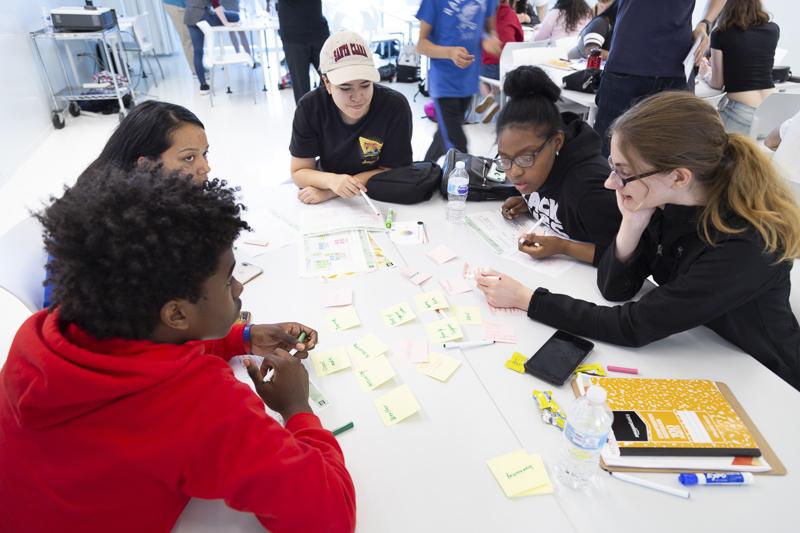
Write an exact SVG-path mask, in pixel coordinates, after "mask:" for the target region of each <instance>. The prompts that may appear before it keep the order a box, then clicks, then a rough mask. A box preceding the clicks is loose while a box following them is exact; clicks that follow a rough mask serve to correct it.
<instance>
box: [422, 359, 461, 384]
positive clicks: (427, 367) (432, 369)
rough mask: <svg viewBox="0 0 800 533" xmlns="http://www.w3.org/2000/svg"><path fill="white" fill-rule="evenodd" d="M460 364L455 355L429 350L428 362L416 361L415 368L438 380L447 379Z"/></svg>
mask: <svg viewBox="0 0 800 533" xmlns="http://www.w3.org/2000/svg"><path fill="white" fill-rule="evenodd" d="M460 366H461V361H459V360H458V359H456V358H455V357H450V356H449V355H444V354H440V353H434V352H431V353H429V354H428V362H427V363H418V364H417V370H418V371H420V372H422V373H423V374H425V375H426V376H430V377H432V378H434V379H438V380H439V381H447V380H448V379H449V378H450V376H452V375H453V372H455V371H456V370H457V369H458V367H460Z"/></svg>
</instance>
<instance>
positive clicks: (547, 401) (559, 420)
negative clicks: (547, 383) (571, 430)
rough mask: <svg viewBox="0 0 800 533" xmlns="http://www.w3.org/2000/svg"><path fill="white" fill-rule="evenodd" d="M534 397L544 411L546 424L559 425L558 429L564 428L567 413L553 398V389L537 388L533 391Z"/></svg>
mask: <svg viewBox="0 0 800 533" xmlns="http://www.w3.org/2000/svg"><path fill="white" fill-rule="evenodd" d="M533 398H534V399H535V400H536V403H537V404H538V405H539V409H540V410H541V411H542V420H543V421H544V422H545V423H546V424H550V425H553V426H557V427H558V429H561V430H563V429H564V423H565V422H566V421H567V415H565V414H564V412H563V411H562V410H561V407H559V406H558V404H557V403H556V401H555V400H554V399H553V391H549V390H545V391H540V390H535V391H533Z"/></svg>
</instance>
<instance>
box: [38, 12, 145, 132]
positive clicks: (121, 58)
mask: <svg viewBox="0 0 800 533" xmlns="http://www.w3.org/2000/svg"><path fill="white" fill-rule="evenodd" d="M30 35H31V40H32V41H33V48H34V50H36V56H37V58H38V59H39V65H40V66H41V68H42V72H43V73H44V78H45V80H46V82H47V87H48V89H49V91H50V101H51V104H52V122H53V127H55V128H56V129H59V130H60V129H61V128H63V127H64V125H65V123H66V122H65V120H64V117H65V113H66V112H67V111H69V114H70V115H72V116H73V117H77V116H78V115H80V113H81V108H80V106H79V105H78V101H86V100H117V103H118V104H119V109H120V111H119V119H120V120H122V119H123V118H125V115H126V114H127V111H126V110H125V105H124V103H123V97H125V96H126V95H128V94H130V97H131V105H133V104H135V102H134V100H135V95H134V90H133V87H132V86H131V84H130V79H131V76H130V72H129V71H128V63H127V62H126V61H125V54H124V51H123V50H122V34H121V33H120V31H119V26H116V25H115V26H114V27H113V28H109V29H106V30H102V31H93V32H59V31H54V30H53V28H42V29H40V30H36V31H33V32H31V33H30ZM40 39H47V40H50V41H53V42H54V43H55V45H56V49H57V50H56V51H57V53H56V55H57V56H58V64H59V66H60V67H61V74H62V75H63V77H64V84H65V87H64V89H62V90H60V91H58V92H56V91H55V89H54V85H53V82H52V80H51V77H50V74H49V73H48V71H47V64H46V63H45V61H44V58H43V56H42V52H41V50H40V48H39V43H38V41H39V40H40ZM71 41H94V42H97V43H100V46H99V48H100V49H101V50H102V52H100V53H101V54H102V59H103V61H104V62H105V65H106V68H107V69H108V70H109V72H110V73H111V79H112V85H113V87H111V86H109V87H107V88H93V89H92V92H91V93H87V92H86V91H87V88H86V87H84V86H83V84H81V83H80V77H79V75H78V70H77V68H76V67H75V60H74V59H73V57H72V52H71V50H70V46H69V44H70V42H71ZM58 43H62V45H63V48H64V52H65V53H64V54H61V53H60V52H61V47H60V46H59V45H58ZM62 55H66V56H67V61H68V62H69V66H70V72H71V74H72V77H70V72H68V71H67V69H66V68H65V67H64V61H63V58H62ZM112 65H113V67H112ZM117 74H119V75H121V76H123V77H124V79H125V80H127V83H123V82H121V81H119V80H118V79H117Z"/></svg>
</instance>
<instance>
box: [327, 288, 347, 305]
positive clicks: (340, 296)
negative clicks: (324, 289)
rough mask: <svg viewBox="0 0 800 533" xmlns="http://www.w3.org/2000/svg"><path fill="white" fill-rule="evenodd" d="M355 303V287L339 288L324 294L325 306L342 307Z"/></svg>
mask: <svg viewBox="0 0 800 533" xmlns="http://www.w3.org/2000/svg"><path fill="white" fill-rule="evenodd" d="M352 303H353V289H350V288H347V289H337V290H335V291H331V292H329V293H327V294H325V295H323V296H322V305H324V306H325V307H340V306H343V305H350V304H352Z"/></svg>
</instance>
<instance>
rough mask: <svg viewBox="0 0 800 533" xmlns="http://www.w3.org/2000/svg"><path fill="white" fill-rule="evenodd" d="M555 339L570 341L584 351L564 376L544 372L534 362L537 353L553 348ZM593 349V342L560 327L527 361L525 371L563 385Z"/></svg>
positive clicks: (542, 353)
mask: <svg viewBox="0 0 800 533" xmlns="http://www.w3.org/2000/svg"><path fill="white" fill-rule="evenodd" d="M553 339H560V340H563V341H566V342H569V343H570V344H572V345H574V346H575V347H577V348H578V349H579V350H580V351H581V352H582V355H581V356H580V357H579V358H577V359H576V361H575V363H574V364H573V365H572V367H571V368H570V370H569V372H567V373H566V374H565V375H563V376H554V375H552V374H549V373H546V372H543V371H542V369H540V368H536V367H535V366H534V363H533V360H534V358H535V357H536V356H537V355H540V354H541V355H544V354H545V353H547V352H548V351H549V350H550V349H551V348H550V346H549V345H550V342H551V341H552V340H553ZM593 349H594V343H593V342H591V341H588V340H586V339H583V338H581V337H578V336H576V335H573V334H572V333H568V332H566V331H563V330H560V329H559V330H557V331H556V332H555V333H553V335H552V336H551V337H550V338H549V339H547V342H545V343H544V344H543V345H542V347H541V348H539V349H538V350H536V353H534V354H533V355H532V356H531V357H530V358H529V359H528V360H527V361H525V371H526V372H527V373H528V374H530V375H532V376H536V377H537V378H539V379H543V380H544V381H547V382H548V383H552V384H553V385H558V386H561V385H563V384H564V383H566V382H567V380H569V378H570V377H571V376H572V373H573V372H575V369H576V368H578V365H580V364H581V363H582V362H583V360H584V359H586V356H587V355H589V352H591V351H592V350H593Z"/></svg>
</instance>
